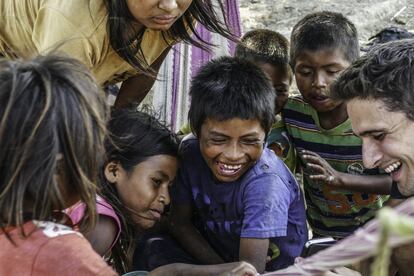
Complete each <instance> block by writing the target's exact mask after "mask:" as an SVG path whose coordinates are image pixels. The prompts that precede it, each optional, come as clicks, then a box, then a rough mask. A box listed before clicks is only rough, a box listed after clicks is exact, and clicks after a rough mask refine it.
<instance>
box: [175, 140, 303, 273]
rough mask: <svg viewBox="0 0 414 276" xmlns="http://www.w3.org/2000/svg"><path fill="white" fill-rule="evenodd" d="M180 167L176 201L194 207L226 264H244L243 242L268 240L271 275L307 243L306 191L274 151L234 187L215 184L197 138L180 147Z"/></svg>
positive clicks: (201, 226)
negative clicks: (304, 197)
mask: <svg viewBox="0 0 414 276" xmlns="http://www.w3.org/2000/svg"><path fill="white" fill-rule="evenodd" d="M181 158H182V160H181V162H182V163H181V165H180V170H179V173H178V176H177V183H176V184H175V185H174V188H173V192H172V195H173V200H174V202H176V203H178V204H191V205H192V206H193V208H194V210H195V211H196V214H195V219H194V224H195V226H196V227H197V228H198V229H199V231H200V232H201V233H202V235H203V236H204V237H205V238H206V240H207V241H208V242H209V243H210V245H211V246H212V247H213V248H214V249H215V251H216V252H217V253H218V254H219V255H220V256H221V257H222V258H223V259H224V260H225V261H226V262H232V261H237V260H239V244H240V238H259V239H263V238H268V239H269V241H270V246H269V252H268V253H269V256H270V257H271V258H272V260H271V261H270V262H269V263H267V266H266V270H267V271H273V270H276V269H280V268H284V267H287V266H289V265H291V264H292V263H293V262H294V258H295V257H297V256H299V255H300V253H301V251H302V248H303V245H304V243H305V242H306V241H307V239H308V231H307V226H306V215H305V207H304V202H303V196H302V193H301V190H300V188H299V186H298V184H297V182H296V181H295V179H294V177H293V175H292V174H291V173H290V171H289V170H288V169H287V167H286V166H285V165H284V163H283V161H281V160H280V159H279V158H277V157H276V156H275V154H274V153H273V152H272V151H270V150H269V149H267V148H265V149H264V150H263V153H262V156H261V158H260V160H258V161H257V163H256V164H255V165H254V166H253V167H252V168H251V169H250V170H248V171H247V172H246V173H245V174H244V175H243V176H242V177H241V178H239V179H238V180H237V181H234V182H219V181H217V180H215V179H214V177H213V174H212V173H211V171H210V169H209V167H208V166H207V164H206V162H205V161H204V159H203V157H202V155H201V152H200V148H199V143H198V140H197V139H196V138H190V139H188V140H185V141H183V142H182V144H181Z"/></svg>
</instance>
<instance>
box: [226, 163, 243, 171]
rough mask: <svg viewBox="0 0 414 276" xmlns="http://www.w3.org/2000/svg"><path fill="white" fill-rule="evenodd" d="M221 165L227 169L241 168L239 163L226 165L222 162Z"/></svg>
mask: <svg viewBox="0 0 414 276" xmlns="http://www.w3.org/2000/svg"><path fill="white" fill-rule="evenodd" d="M223 167H224V168H225V169H228V170H238V169H240V168H241V165H227V164H223Z"/></svg>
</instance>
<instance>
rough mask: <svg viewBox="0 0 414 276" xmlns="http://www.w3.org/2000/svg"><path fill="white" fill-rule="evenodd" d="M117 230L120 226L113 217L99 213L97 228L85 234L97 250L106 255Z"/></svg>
mask: <svg viewBox="0 0 414 276" xmlns="http://www.w3.org/2000/svg"><path fill="white" fill-rule="evenodd" d="M117 231H118V226H117V225H116V222H115V221H114V220H113V219H112V218H110V217H108V216H105V215H99V219H98V222H97V223H96V225H95V228H93V229H92V230H91V231H90V232H88V233H85V234H84V236H85V238H86V239H87V240H88V241H89V242H90V244H91V245H92V248H93V249H94V250H95V252H96V253H98V254H99V255H101V256H104V255H105V254H106V253H107V252H108V251H109V249H110V248H111V246H112V244H113V243H114V240H115V238H116V234H117Z"/></svg>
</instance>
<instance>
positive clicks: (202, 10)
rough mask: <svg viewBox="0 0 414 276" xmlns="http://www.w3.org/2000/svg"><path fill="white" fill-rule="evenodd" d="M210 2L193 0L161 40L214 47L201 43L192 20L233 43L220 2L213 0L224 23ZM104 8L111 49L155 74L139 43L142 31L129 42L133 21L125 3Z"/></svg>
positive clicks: (119, 0) (113, 0)
mask: <svg viewBox="0 0 414 276" xmlns="http://www.w3.org/2000/svg"><path fill="white" fill-rule="evenodd" d="M213 1H214V0H193V1H192V3H191V4H190V6H189V8H188V9H187V10H186V12H185V13H184V14H183V15H182V16H181V17H180V18H178V19H177V21H176V22H175V23H174V24H173V26H172V27H171V28H170V29H169V30H168V31H166V32H164V33H163V36H164V38H165V37H169V38H172V39H173V40H177V41H184V42H186V43H189V44H192V45H194V46H196V47H200V48H202V49H205V50H208V49H209V48H210V46H213V45H212V44H211V43H209V42H208V41H205V40H203V39H202V38H201V37H200V35H199V34H198V33H197V32H196V29H195V24H196V22H195V21H197V22H198V23H199V24H202V25H203V26H204V27H205V28H206V29H207V30H209V31H211V32H214V33H218V34H220V35H222V36H224V37H226V38H228V39H230V40H233V41H235V40H236V38H235V36H234V35H233V34H232V33H231V32H230V30H229V28H228V26H227V25H228V24H227V20H226V17H225V11H224V10H225V9H224V6H223V3H222V2H221V1H220V0H217V1H216V2H217V4H218V6H219V9H220V10H221V13H222V15H223V19H224V22H223V21H221V20H220V19H219V18H220V17H219V15H218V14H217V13H216V11H215V8H214V5H213V3H212V2H213ZM106 7H107V9H108V23H107V30H108V34H109V39H110V43H111V46H112V48H113V49H114V50H115V51H116V52H117V53H118V55H119V56H120V57H121V58H122V59H123V60H125V61H126V62H128V63H129V64H131V66H133V67H134V68H136V69H138V70H140V71H142V72H143V73H145V74H148V75H151V76H153V75H154V72H153V70H152V69H151V68H150V66H149V64H148V63H147V62H146V60H145V57H144V56H143V53H142V49H141V40H142V37H143V35H144V32H145V28H143V29H142V30H141V31H140V32H139V33H138V34H136V35H133V36H132V37H133V40H131V39H129V38H130V37H131V23H133V22H134V20H135V19H134V18H133V16H132V15H131V13H130V11H129V9H128V6H127V3H126V0H106ZM193 35H194V36H193ZM166 41H167V40H166Z"/></svg>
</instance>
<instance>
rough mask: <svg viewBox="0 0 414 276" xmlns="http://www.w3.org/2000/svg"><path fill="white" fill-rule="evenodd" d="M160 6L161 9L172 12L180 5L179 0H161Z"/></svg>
mask: <svg viewBox="0 0 414 276" xmlns="http://www.w3.org/2000/svg"><path fill="white" fill-rule="evenodd" d="M158 7H159V8H160V9H161V10H164V11H167V12H171V11H173V10H174V9H176V8H177V7H178V4H177V0H160V2H159V4H158Z"/></svg>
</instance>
